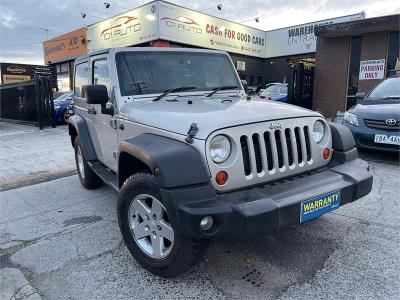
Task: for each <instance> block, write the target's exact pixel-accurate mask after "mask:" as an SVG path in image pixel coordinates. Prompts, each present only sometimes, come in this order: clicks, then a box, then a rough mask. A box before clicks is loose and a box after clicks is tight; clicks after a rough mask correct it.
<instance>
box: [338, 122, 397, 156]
mask: <svg viewBox="0 0 400 300" xmlns="http://www.w3.org/2000/svg"><path fill="white" fill-rule="evenodd" d="M360 122H364V120H361V121H360ZM344 125H345V126H346V127H347V128H349V129H350V131H351V132H352V133H353V137H354V140H355V142H356V147H357V148H359V149H365V150H373V151H384V152H394V153H396V152H400V146H398V145H390V144H380V143H375V142H374V139H375V134H384V135H399V134H400V133H399V132H398V131H386V130H379V129H372V128H369V127H367V126H365V124H364V123H360V126H354V125H351V124H349V123H347V122H344Z"/></svg>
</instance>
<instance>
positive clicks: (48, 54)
mask: <svg viewBox="0 0 400 300" xmlns="http://www.w3.org/2000/svg"><path fill="white" fill-rule="evenodd" d="M43 52H44V61H45V63H46V64H48V63H54V62H57V61H65V60H70V59H74V58H76V57H78V56H80V55H83V54H86V53H87V38H86V28H80V29H77V30H74V31H71V32H68V33H66V34H63V35H60V36H58V37H56V38H54V39H51V40H48V41H46V42H44V43H43Z"/></svg>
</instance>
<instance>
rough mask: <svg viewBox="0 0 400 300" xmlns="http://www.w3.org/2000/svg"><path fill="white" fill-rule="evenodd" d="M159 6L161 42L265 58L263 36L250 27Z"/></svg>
mask: <svg viewBox="0 0 400 300" xmlns="http://www.w3.org/2000/svg"><path fill="white" fill-rule="evenodd" d="M158 3H159V35H160V38H161V39H166V40H169V41H173V42H178V43H183V44H188V45H194V46H199V47H204V48H211V49H217V50H223V51H227V52H231V53H238V54H244V55H249V56H257V57H265V32H264V31H262V30H258V29H255V28H252V27H248V26H244V25H241V24H237V23H234V22H229V21H226V20H223V19H220V18H216V17H212V16H209V15H205V14H202V13H199V12H196V11H193V10H190V9H187V8H184V7H181V6H177V5H174V4H171V3H166V2H163V1H160V2H158Z"/></svg>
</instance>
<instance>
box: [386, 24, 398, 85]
mask: <svg viewBox="0 0 400 300" xmlns="http://www.w3.org/2000/svg"><path fill="white" fill-rule="evenodd" d="M399 57H400V49H399V31H392V32H389V41H388V56H387V66H386V70H387V72H386V75H387V76H388V77H389V76H392V75H394V74H395V73H396V62H397V61H398V60H400V58H399Z"/></svg>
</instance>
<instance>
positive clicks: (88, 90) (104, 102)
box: [82, 84, 114, 116]
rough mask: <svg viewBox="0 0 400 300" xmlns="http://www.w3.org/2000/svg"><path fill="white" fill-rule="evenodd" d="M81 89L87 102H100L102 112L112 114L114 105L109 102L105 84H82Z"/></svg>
mask: <svg viewBox="0 0 400 300" xmlns="http://www.w3.org/2000/svg"><path fill="white" fill-rule="evenodd" d="M82 89H83V91H84V93H85V97H86V103H87V104H100V105H101V113H102V114H105V115H112V116H113V115H114V107H113V106H112V104H111V103H110V102H109V99H108V92H107V87H106V86H105V85H100V84H91V85H84V86H83V87H82ZM108 104H110V105H108Z"/></svg>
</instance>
